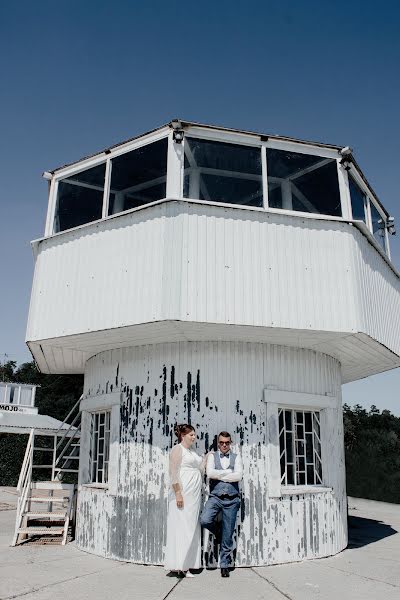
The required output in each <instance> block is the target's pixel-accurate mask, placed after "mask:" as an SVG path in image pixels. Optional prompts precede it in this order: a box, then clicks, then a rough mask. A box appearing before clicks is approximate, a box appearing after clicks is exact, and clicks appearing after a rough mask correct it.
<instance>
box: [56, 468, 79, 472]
mask: <svg viewBox="0 0 400 600" xmlns="http://www.w3.org/2000/svg"><path fill="white" fill-rule="evenodd" d="M55 471H62V472H63V473H79V469H63V468H62V467H58V468H57V469H55Z"/></svg>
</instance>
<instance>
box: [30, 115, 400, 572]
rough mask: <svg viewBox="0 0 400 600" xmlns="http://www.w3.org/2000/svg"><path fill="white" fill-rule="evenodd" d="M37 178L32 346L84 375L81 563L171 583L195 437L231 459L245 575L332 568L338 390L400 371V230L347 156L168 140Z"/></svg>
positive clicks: (221, 137)
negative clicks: (127, 567)
mask: <svg viewBox="0 0 400 600" xmlns="http://www.w3.org/2000/svg"><path fill="white" fill-rule="evenodd" d="M45 177H47V178H48V179H49V183H50V194H49V208H48V215H47V223H46V230H45V237H44V238H43V239H40V240H36V241H35V242H33V249H34V255H35V274H34V281H33V290H32V298H31V305H30V312H29V322H28V330H27V342H28V345H29V348H30V350H31V352H32V354H33V356H34V358H35V360H36V362H37V364H38V365H39V368H40V369H41V370H42V371H43V372H45V373H84V374H85V387H84V399H83V400H82V402H81V409H82V433H81V458H80V481H79V490H78V502H77V511H78V514H77V544H78V546H79V547H80V548H82V549H83V550H86V551H89V552H93V553H95V554H99V555H102V556H106V557H109V558H114V559H119V560H125V561H132V562H138V563H148V564H162V562H163V546H164V544H165V534H166V531H165V528H166V509H167V483H168V481H167V454H168V451H169V449H170V448H171V446H172V444H173V443H174V438H173V425H174V424H175V423H176V422H188V421H189V422H191V423H192V424H193V425H194V426H195V428H196V430H197V433H198V436H199V439H198V451H200V452H203V451H204V450H207V449H208V448H209V447H210V445H211V444H212V442H213V440H214V437H215V435H216V434H217V433H218V432H219V431H220V430H228V431H230V432H231V433H232V435H233V438H234V441H235V442H236V444H237V449H238V450H239V451H240V452H241V454H242V457H243V463H244V471H245V475H244V481H243V486H242V493H243V507H242V512H241V515H240V522H239V524H238V535H237V549H236V564H237V565H238V566H249V565H270V564H274V563H283V562H291V561H298V560H303V559H309V558H316V557H323V556H328V555H332V554H335V553H337V552H339V551H340V550H342V549H343V548H344V547H345V546H346V544H347V523H346V516H347V507H346V489H345V465H344V446H343V423H342V402H341V386H342V384H343V383H346V382H349V381H354V380H356V379H360V378H363V377H366V376H368V375H372V374H374V373H380V372H383V371H386V370H388V369H393V368H395V367H398V366H399V365H400V319H399V316H400V303H399V298H400V295H399V288H400V286H399V274H398V272H397V271H396V269H395V268H394V266H393V265H392V263H391V261H390V250H389V236H388V234H389V233H390V232H393V229H394V226H393V220H392V219H391V218H390V217H389V215H388V213H387V211H386V210H385V208H384V207H383V205H382V204H381V203H380V201H379V200H378V198H377V196H376V195H375V193H374V191H373V190H372V188H371V186H370V185H369V184H368V182H367V180H366V179H365V177H364V175H363V173H362V172H361V170H360V168H359V167H358V165H357V164H356V162H355V160H354V158H353V156H352V153H351V150H350V149H349V148H341V147H338V146H332V145H328V144H320V143H313V142H304V141H300V140H294V139H291V138H285V137H278V136H266V135H260V134H257V133H251V132H245V131H238V130H233V129H226V128H225V129H224V128H219V127H210V126H205V125H199V124H195V123H189V122H183V121H178V120H175V121H172V122H171V123H169V124H167V125H165V126H163V127H160V128H158V129H156V130H154V131H151V132H149V133H146V134H144V135H141V136H139V137H137V138H135V139H132V140H129V141H127V142H124V143H122V144H119V145H117V146H114V147H112V148H107V149H106V150H104V151H103V152H100V153H98V154H95V155H93V156H90V157H88V158H85V159H83V160H81V161H79V162H76V163H74V164H71V165H67V166H64V167H62V168H59V169H56V170H54V171H51V172H47V173H45ZM204 552H205V559H206V562H208V563H209V564H211V563H212V562H213V555H212V553H213V551H212V549H211V548H204Z"/></svg>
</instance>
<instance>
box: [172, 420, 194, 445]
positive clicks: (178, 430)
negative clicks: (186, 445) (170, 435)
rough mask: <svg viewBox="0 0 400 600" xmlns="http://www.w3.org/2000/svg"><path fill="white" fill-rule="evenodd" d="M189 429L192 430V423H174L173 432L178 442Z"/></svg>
mask: <svg viewBox="0 0 400 600" xmlns="http://www.w3.org/2000/svg"><path fill="white" fill-rule="evenodd" d="M190 431H194V427H193V426H192V425H189V423H182V424H181V425H178V424H176V425H175V427H174V432H175V435H176V437H177V438H178V442H180V441H181V439H182V437H183V436H184V435H186V434H187V433H189V432H190Z"/></svg>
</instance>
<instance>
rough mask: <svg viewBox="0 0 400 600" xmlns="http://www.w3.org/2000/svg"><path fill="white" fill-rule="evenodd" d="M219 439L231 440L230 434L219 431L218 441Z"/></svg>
mask: <svg viewBox="0 0 400 600" xmlns="http://www.w3.org/2000/svg"><path fill="white" fill-rule="evenodd" d="M220 437H228V438H229V439H232V436H231V434H230V433H228V432H227V431H220V432H219V434H218V439H219V438H220Z"/></svg>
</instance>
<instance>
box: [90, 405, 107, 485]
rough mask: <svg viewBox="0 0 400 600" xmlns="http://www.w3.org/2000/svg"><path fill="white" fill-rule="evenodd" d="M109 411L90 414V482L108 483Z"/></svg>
mask: <svg viewBox="0 0 400 600" xmlns="http://www.w3.org/2000/svg"><path fill="white" fill-rule="evenodd" d="M110 419H111V411H109V410H107V411H102V412H96V413H92V422H91V430H90V434H91V447H90V482H91V483H108V463H109V458H110Z"/></svg>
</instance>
